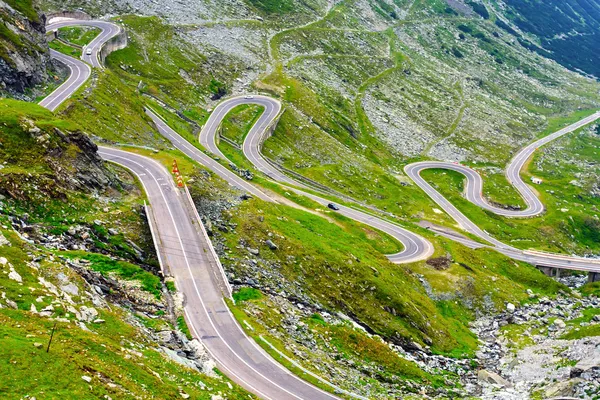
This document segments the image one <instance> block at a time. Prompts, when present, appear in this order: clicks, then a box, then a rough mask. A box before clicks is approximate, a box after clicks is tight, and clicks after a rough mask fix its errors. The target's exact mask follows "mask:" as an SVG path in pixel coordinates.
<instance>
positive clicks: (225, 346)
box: [40, 20, 600, 400]
mask: <svg viewBox="0 0 600 400" xmlns="http://www.w3.org/2000/svg"><path fill="white" fill-rule="evenodd" d="M75 25H88V26H96V27H99V28H100V29H101V30H102V32H101V34H100V35H99V36H98V37H97V38H96V39H94V41H92V42H91V43H90V45H89V46H88V48H89V49H91V50H92V54H91V55H86V56H84V60H85V61H86V62H84V61H81V60H75V59H73V58H71V57H68V56H64V55H62V54H60V53H57V52H52V56H53V57H54V58H56V59H57V60H59V61H61V62H63V63H65V64H66V65H67V66H68V67H69V68H70V69H71V71H72V74H71V76H70V77H69V79H68V80H67V81H66V82H65V83H64V84H63V85H61V86H60V87H59V88H58V89H56V91H55V92H53V93H52V94H51V95H49V96H48V97H47V98H46V99H44V100H43V101H42V102H41V103H40V105H42V106H44V107H46V108H48V109H50V110H55V109H56V108H57V107H58V106H59V105H60V104H61V103H62V102H63V101H64V100H65V99H66V98H68V97H69V96H70V95H72V94H73V93H74V92H75V91H76V90H77V89H78V88H79V87H81V85H83V83H84V82H85V81H86V80H87V78H88V77H89V76H90V73H91V69H90V67H89V65H88V64H87V63H90V64H92V65H93V66H95V67H97V68H101V64H100V60H99V56H98V55H99V51H100V49H101V48H102V45H103V44H104V43H106V41H107V40H109V39H110V38H111V37H113V36H115V35H116V34H117V33H118V29H119V28H118V27H117V26H116V25H114V24H112V23H109V22H103V21H79V20H70V21H67V20H62V21H60V22H57V23H55V24H51V25H49V26H48V29H56V28H58V27H61V26H75ZM115 27H116V28H115ZM240 104H259V105H261V106H263V107H264V108H265V112H263V113H262V115H261V116H260V117H259V119H258V120H257V122H256V123H255V125H254V126H253V127H252V128H251V130H250V132H249V133H248V135H247V137H246V139H245V141H244V143H243V152H244V154H245V155H246V157H247V158H248V160H249V161H250V162H251V163H252V164H253V165H255V166H256V168H257V169H258V170H259V171H261V172H262V173H264V174H265V175H267V176H268V177H270V178H271V179H273V180H275V181H277V182H279V183H280V184H282V185H283V186H284V187H286V188H287V189H289V190H294V191H296V192H297V193H299V194H302V195H304V196H307V197H309V198H311V199H312V200H314V201H316V202H318V203H319V204H321V205H322V206H325V207H326V206H327V204H328V203H329V202H330V200H328V199H327V198H325V197H321V196H317V195H315V194H312V193H309V192H307V191H306V190H307V189H309V187H308V186H307V185H305V184H303V183H301V182H298V181H296V180H295V179H293V178H291V177H288V176H287V175H285V174H283V173H282V172H281V171H279V170H278V169H277V168H275V167H274V166H272V165H271V164H270V163H269V162H268V161H267V160H266V159H265V158H264V157H263V156H262V154H261V148H262V143H263V142H264V140H265V139H266V138H267V135H269V134H270V130H269V128H270V127H271V126H272V124H274V123H276V118H277V116H278V115H279V113H280V111H281V104H280V102H279V101H278V100H276V99H273V98H270V97H266V96H258V95H257V96H245V97H234V98H230V99H227V100H225V101H223V102H222V103H220V104H219V105H218V106H217V107H216V108H215V110H214V111H213V113H212V114H211V116H210V118H209V119H208V121H207V123H206V125H205V126H204V128H203V130H202V132H201V134H200V138H199V139H200V142H201V144H202V145H203V146H204V147H205V148H206V149H207V150H208V151H210V152H211V153H213V154H214V155H215V156H218V157H221V158H223V159H226V157H225V155H223V154H222V152H221V151H220V150H219V149H218V147H217V145H216V143H215V138H216V134H217V130H218V127H219V125H220V123H221V122H222V120H223V118H224V117H225V116H226V115H227V113H229V112H230V111H231V110H232V109H233V108H234V107H236V106H238V105H240ZM146 112H147V114H148V115H149V116H150V118H152V120H153V121H154V123H155V125H156V127H157V129H158V131H159V132H160V133H161V134H162V135H163V136H165V137H166V138H167V139H169V140H170V141H171V143H173V145H174V146H175V147H177V148H178V149H179V150H181V151H182V152H183V153H185V154H186V155H188V156H189V157H191V158H192V159H194V160H196V161H197V162H199V163H201V164H202V165H204V166H206V167H208V168H210V169H211V170H212V171H213V172H214V173H216V174H217V175H219V176H220V177H222V178H223V179H225V180H226V181H227V182H229V183H230V184H231V185H233V186H236V187H238V188H239V189H241V190H244V191H247V192H249V193H251V194H253V195H254V196H256V197H259V198H261V199H263V200H265V201H271V202H273V201H277V199H275V198H273V197H272V196H271V195H269V194H268V193H266V192H264V191H263V190H261V189H260V188H258V187H257V186H255V185H253V184H251V183H249V182H247V181H245V180H244V179H242V178H240V177H239V176H237V175H236V174H235V173H233V172H232V171H230V170H229V169H227V168H226V167H224V166H222V165H221V164H220V163H218V162H217V161H216V160H215V159H213V158H211V157H210V156H208V155H206V154H204V153H203V152H202V151H200V150H199V149H197V148H196V147H194V146H193V145H191V144H190V143H188V142H187V141H186V140H185V139H184V138H183V137H181V136H180V135H179V134H177V133H176V132H175V131H173V130H172V129H171V128H170V127H169V126H168V125H167V124H166V123H165V122H164V121H163V120H162V119H161V118H159V117H158V116H157V115H156V114H154V113H153V112H152V111H151V110H147V111H146ZM599 117H600V113H597V114H594V115H593V116H590V117H587V118H585V119H583V120H581V121H579V122H578V123H576V124H573V125H571V126H569V127H567V128H564V129H562V130H560V131H558V132H556V133H554V134H552V135H550V136H547V137H545V138H543V139H540V140H539V141H537V142H534V143H532V144H531V145H529V146H527V147H526V148H524V149H523V150H522V151H521V152H519V153H518V154H517V155H516V156H515V158H514V159H513V161H511V163H510V164H509V166H508V168H507V178H508V179H509V181H510V182H512V183H513V184H514V185H515V187H516V188H517V190H518V191H519V192H520V193H521V194H522V195H523V197H524V199H525V201H526V203H527V206H528V207H527V209H525V210H523V211H517V212H516V213H513V214H510V213H507V212H508V211H507V210H502V209H498V208H497V207H493V206H491V205H489V204H488V203H487V202H485V200H484V199H483V198H482V196H481V188H482V185H483V183H482V180H481V177H480V176H479V175H478V174H477V173H476V172H475V171H473V170H471V169H469V168H467V167H464V166H459V165H456V164H449V163H437V162H423V163H416V164H410V165H408V166H407V167H406V173H407V174H408V175H409V176H410V177H411V178H412V179H413V180H414V181H415V183H416V184H417V185H418V186H419V187H421V188H422V189H423V190H424V191H425V192H426V193H427V194H428V195H429V196H430V197H431V198H432V199H433V200H434V201H435V202H436V203H437V204H438V205H439V206H440V207H442V208H443V209H444V210H445V211H446V212H448V213H449V214H450V215H451V216H452V217H453V218H455V219H456V220H457V222H458V223H459V224H460V225H461V226H462V227H463V228H464V229H465V230H467V231H469V232H471V233H473V234H475V235H477V236H478V237H480V238H482V239H484V240H486V241H488V242H489V243H491V244H492V245H493V246H494V247H495V248H496V250H498V251H499V252H501V253H504V254H506V255H508V256H510V257H512V258H514V259H518V260H523V261H526V262H529V263H532V264H536V265H544V266H553V267H557V268H570V269H579V270H588V271H594V272H600V262H599V261H594V260H587V259H584V258H578V257H569V256H563V255H555V254H544V253H535V252H526V251H521V250H518V249H515V248H513V247H511V246H508V245H506V244H503V243H501V242H499V241H497V240H495V239H494V238H493V237H491V236H490V235H488V234H487V233H486V232H484V231H483V230H481V229H480V228H478V227H477V226H476V225H475V224H473V223H472V222H471V221H470V220H469V219H468V218H467V217H466V216H465V215H463V214H462V213H460V211H458V209H456V207H454V206H453V205H452V204H451V203H450V202H449V201H448V200H447V199H445V198H444V197H443V196H442V195H441V194H440V193H438V192H437V191H436V190H435V189H433V187H431V185H429V184H428V183H427V182H425V180H423V179H422V178H421V176H420V172H421V171H422V170H424V169H427V168H447V169H453V170H456V171H459V172H461V173H463V174H464V175H465V176H466V177H467V198H468V199H469V200H470V201H472V202H473V203H474V204H477V205H479V206H481V207H484V208H486V209H488V210H490V211H493V212H498V213H499V214H500V215H504V216H534V215H537V214H539V213H541V212H542V211H543V205H542V204H541V202H540V201H539V199H538V198H537V196H535V194H534V193H533V191H532V190H531V188H529V187H528V186H527V185H526V184H525V183H524V182H523V181H522V180H521V178H520V176H519V172H520V170H521V168H522V167H523V165H524V164H525V162H526V161H527V159H528V158H529V157H530V156H531V154H532V153H533V152H534V151H535V149H536V148H537V147H539V146H541V145H543V144H545V143H547V142H549V141H551V140H553V139H555V138H557V137H560V136H562V135H564V134H567V133H569V132H572V131H573V130H575V129H577V128H578V127H580V126H583V125H585V124H587V123H590V122H592V121H594V120H596V119H597V118H599ZM99 153H100V155H101V156H102V157H103V158H105V159H106V160H109V161H112V162H114V163H117V164H120V165H122V166H124V167H125V168H128V169H129V170H131V171H133V173H135V174H136V175H137V176H138V178H139V179H140V181H141V182H142V184H143V185H144V188H145V191H146V194H147V196H148V199H149V200H150V204H151V206H150V213H149V216H148V217H149V219H150V221H153V222H151V224H155V225H156V228H157V229H156V231H157V232H156V237H155V240H156V242H157V243H156V245H157V248H158V251H159V257H160V259H161V261H162V262H163V263H164V265H166V266H167V268H168V270H169V271H170V273H172V274H173V276H174V277H175V279H176V282H177V287H178V289H179V290H180V291H181V292H182V293H183V294H184V296H185V298H186V302H185V315H186V320H187V321H188V324H189V325H190V327H191V329H192V331H193V333H194V336H195V337H197V338H198V339H200V340H201V341H202V343H203V344H204V345H205V347H206V348H207V350H208V352H209V353H210V354H211V355H212V357H213V358H214V359H215V360H216V362H217V364H218V366H219V368H221V369H222V370H223V371H224V372H225V373H226V374H227V375H228V376H229V377H230V378H231V379H233V380H234V381H236V382H237V383H239V384H240V385H242V386H243V387H245V388H246V389H248V390H249V391H251V392H253V393H255V394H257V395H258V396H260V397H262V398H265V399H272V400H280V399H305V400H313V399H315V400H321V399H335V398H337V397H335V396H334V395H332V394H329V393H326V392H324V391H322V390H321V389H318V388H316V387H315V386H313V385H311V384H309V383H307V382H305V381H303V380H301V379H299V378H297V377H296V376H295V375H293V374H291V373H290V372H289V371H287V370H286V369H284V368H283V367H282V366H281V365H279V364H278V363H277V362H276V361H274V360H273V359H272V358H271V357H270V356H269V355H267V354H266V353H265V352H264V351H263V350H262V349H261V348H259V347H258V346H257V344H256V343H255V342H254V341H253V340H251V339H249V338H248V337H247V336H246V335H245V333H244V332H243V331H242V329H241V328H240V326H239V325H238V324H237V322H236V321H235V319H234V317H233V316H232V315H231V313H230V311H229V309H228V307H227V306H226V304H225V302H224V300H223V296H224V295H227V294H228V293H227V289H226V287H227V283H226V282H224V279H225V278H224V275H223V271H222V267H221V266H220V263H219V261H218V258H216V255H215V253H214V252H213V251H211V249H212V247H211V246H212V245H211V243H210V240H209V239H208V237H207V236H206V235H205V234H203V228H202V227H201V222H200V221H199V218H198V216H197V214H196V211H195V208H194V205H193V204H192V202H191V200H190V198H189V197H187V196H185V195H184V193H185V192H182V191H181V190H179V189H177V188H176V187H175V186H174V183H173V179H172V177H171V175H170V174H169V172H168V171H167V170H166V169H165V168H164V167H162V166H161V165H160V164H158V163H157V162H155V161H153V160H151V159H149V158H147V157H144V156H140V155H137V154H134V153H131V152H126V151H123V150H117V149H111V148H106V147H102V148H100V151H99ZM310 189H312V190H313V191H316V192H318V190H317V189H314V188H310ZM338 212H339V213H340V214H343V215H345V216H347V217H349V218H352V219H354V220H356V221H359V222H361V223H364V224H367V225H370V226H372V227H374V228H376V229H379V230H381V231H384V232H386V233H388V234H390V235H391V236H393V237H394V238H396V239H397V240H399V241H400V242H401V243H402V244H403V245H404V249H403V250H402V251H401V252H399V253H397V254H394V255H389V256H388V258H389V259H390V260H391V261H392V262H395V263H408V262H414V261H418V260H423V259H426V258H428V257H430V256H431V255H432V254H433V250H434V249H433V246H432V245H431V243H430V242H429V241H428V240H426V239H425V238H423V237H421V236H420V235H417V234H415V233H413V232H410V231H408V230H406V229H404V228H402V227H400V226H398V225H396V224H393V223H391V222H389V221H387V220H385V219H382V218H379V217H377V216H375V215H372V214H369V213H367V212H364V211H361V210H358V209H356V208H352V207H346V206H342V205H340V206H339V210H338ZM334 389H335V390H339V388H335V387H334ZM346 394H347V395H349V396H353V397H358V396H356V395H352V394H350V393H346Z"/></svg>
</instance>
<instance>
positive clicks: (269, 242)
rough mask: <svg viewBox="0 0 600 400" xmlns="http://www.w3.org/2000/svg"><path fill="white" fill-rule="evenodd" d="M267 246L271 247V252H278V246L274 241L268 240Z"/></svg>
mask: <svg viewBox="0 0 600 400" xmlns="http://www.w3.org/2000/svg"><path fill="white" fill-rule="evenodd" d="M265 244H266V245H267V246H269V248H270V249H271V250H277V249H278V247H277V245H276V244H275V243H273V241H272V240H271V239H267V240H266V241H265ZM256 255H258V254H256Z"/></svg>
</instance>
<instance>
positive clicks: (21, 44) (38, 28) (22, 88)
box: [0, 0, 52, 97]
mask: <svg viewBox="0 0 600 400" xmlns="http://www.w3.org/2000/svg"><path fill="white" fill-rule="evenodd" d="M45 22H46V20H45V17H43V16H42V17H40V16H39V15H38V13H37V11H36V10H35V9H34V8H33V6H32V1H31V0H24V1H20V0H8V1H6V2H0V94H2V93H4V94H10V95H13V96H19V97H22V96H24V95H25V94H26V92H27V91H28V90H31V89H32V88H34V87H35V86H36V85H40V84H42V83H44V82H46V81H47V80H48V72H49V71H50V70H51V69H52V63H51V61H50V54H49V51H48V45H47V43H46V36H45V35H46V29H45V26H44V25H45Z"/></svg>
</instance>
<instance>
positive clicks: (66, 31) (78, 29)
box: [58, 26, 101, 46]
mask: <svg viewBox="0 0 600 400" xmlns="http://www.w3.org/2000/svg"><path fill="white" fill-rule="evenodd" d="M100 32H101V31H100V28H95V27H87V26H68V27H63V28H59V29H58V37H60V38H61V39H63V40H65V41H67V42H70V43H73V44H76V45H78V46H86V45H87V44H89V43H90V42H91V41H92V40H94V38H95V37H96V36H98V34H100Z"/></svg>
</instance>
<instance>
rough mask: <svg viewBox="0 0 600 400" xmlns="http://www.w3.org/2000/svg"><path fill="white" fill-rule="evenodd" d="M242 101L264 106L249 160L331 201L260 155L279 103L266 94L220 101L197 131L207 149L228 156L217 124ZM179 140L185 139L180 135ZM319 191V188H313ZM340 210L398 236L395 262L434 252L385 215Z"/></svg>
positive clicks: (248, 147) (246, 147)
mask: <svg viewBox="0 0 600 400" xmlns="http://www.w3.org/2000/svg"><path fill="white" fill-rule="evenodd" d="M241 104H256V105H260V106H262V107H264V111H263V113H262V114H261V115H260V117H259V118H258V120H257V121H256V123H255V124H254V125H253V126H252V128H250V131H249V132H248V135H247V136H246V139H245V140H244V143H243V146H242V149H243V151H244V155H245V156H246V158H248V160H249V161H250V162H251V163H252V164H253V165H254V166H255V167H256V168H257V169H258V170H259V171H260V172H262V173H264V174H265V175H267V176H268V177H269V178H271V179H273V180H274V181H276V182H278V183H280V184H282V185H284V186H285V187H286V188H287V189H289V190H293V191H294V192H296V193H298V194H300V195H303V196H306V197H308V198H310V199H311V200H313V201H315V202H317V203H319V204H320V205H322V206H323V207H327V205H328V204H329V203H331V200H330V199H327V198H325V197H322V196H317V195H315V194H312V193H309V192H307V191H306V190H301V189H298V188H303V189H309V187H307V186H306V185H305V184H303V183H301V182H299V181H297V180H295V179H293V178H290V177H288V176H287V175H285V174H283V173H282V172H280V171H279V170H278V169H277V168H275V167H273V166H272V165H271V164H270V163H268V162H267V161H266V160H265V159H264V158H263V156H262V154H261V152H260V150H261V146H262V142H263V141H264V139H266V135H268V133H269V128H270V127H271V126H272V124H273V123H274V122H275V121H276V118H277V116H278V115H279V112H280V111H281V103H280V102H279V100H277V99H274V98H272V97H267V96H261V95H256V96H239V97H232V98H230V99H227V100H225V101H223V102H221V103H220V104H219V105H218V106H217V107H215V109H214V110H213V112H212V114H211V116H210V117H209V118H208V120H207V121H206V124H205V125H204V127H203V128H202V131H201V132H200V136H199V140H200V144H202V145H203V146H204V147H205V148H206V149H207V150H208V151H210V152H211V153H213V154H214V155H215V156H217V157H219V158H222V159H225V160H227V157H226V156H225V155H224V154H223V152H221V150H219V148H218V146H217V144H216V136H217V130H218V128H219V125H220V124H221V122H222V121H223V119H224V118H225V116H226V115H227V114H228V113H229V112H230V111H231V110H232V109H233V108H235V107H237V106H239V105H241ZM159 129H160V128H159ZM173 135H177V133H175V132H172V131H171V132H170V133H169V135H168V136H167V135H165V136H167V137H173ZM180 140H184V139H183V138H181V137H180ZM316 191H317V192H318V191H319V190H318V189H317V190H316ZM337 206H338V208H339V210H337V212H338V213H340V214H342V215H344V216H346V217H348V218H351V219H353V220H355V221H358V222H361V223H363V224H365V225H369V226H371V227H373V228H375V229H378V230H380V231H383V232H385V233H387V234H389V235H390V236H392V237H394V238H395V239H396V240H398V241H399V242H400V243H402V245H403V246H404V248H403V249H402V251H400V252H398V253H395V254H389V255H387V257H388V259H389V260H390V261H392V262H394V263H396V264H405V263H411V262H416V261H421V260H425V259H427V258H429V257H431V255H433V251H434V248H433V245H432V244H431V243H430V242H429V241H428V240H427V239H425V238H424V237H422V236H420V235H417V234H416V233H413V232H411V231H409V230H406V229H404V228H402V227H400V226H399V225H396V224H394V223H391V222H389V221H387V220H385V219H382V218H379V217H377V216H375V215H372V214H369V213H367V212H364V211H361V210H358V209H356V208H353V207H347V206H344V205H341V204H338V205H337Z"/></svg>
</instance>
